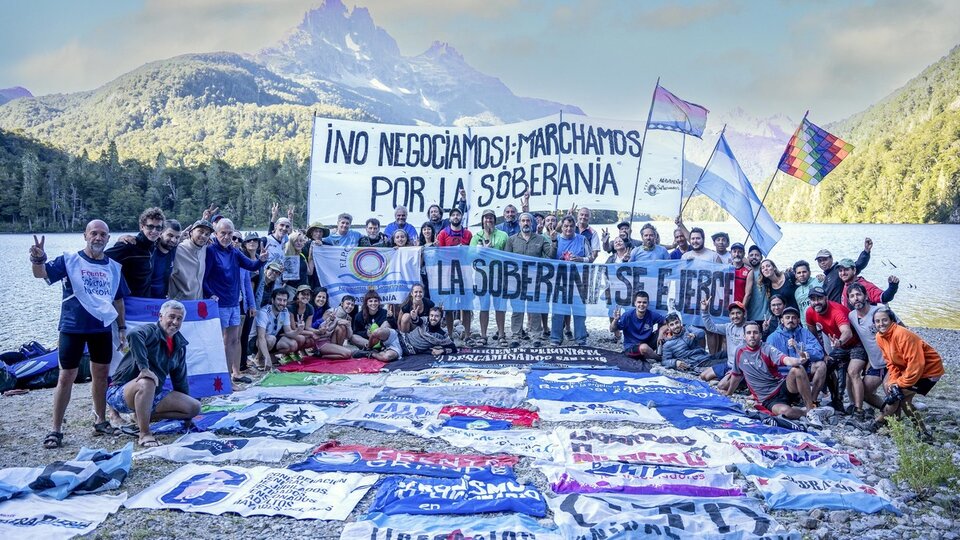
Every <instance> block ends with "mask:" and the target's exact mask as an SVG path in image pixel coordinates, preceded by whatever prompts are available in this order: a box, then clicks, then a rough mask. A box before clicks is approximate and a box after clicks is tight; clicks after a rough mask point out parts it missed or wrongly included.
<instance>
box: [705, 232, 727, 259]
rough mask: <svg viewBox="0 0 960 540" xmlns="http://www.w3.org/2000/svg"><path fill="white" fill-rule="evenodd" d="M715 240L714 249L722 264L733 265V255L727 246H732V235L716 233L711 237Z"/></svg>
mask: <svg viewBox="0 0 960 540" xmlns="http://www.w3.org/2000/svg"><path fill="white" fill-rule="evenodd" d="M710 239H711V240H713V247H714V249H715V250H716V251H717V256H719V257H720V262H722V263H723V264H731V257H732V255H731V253H730V252H729V251H727V246H729V245H730V235H729V234H727V233H725V232H718V233H714V234H713V236H711V237H710Z"/></svg>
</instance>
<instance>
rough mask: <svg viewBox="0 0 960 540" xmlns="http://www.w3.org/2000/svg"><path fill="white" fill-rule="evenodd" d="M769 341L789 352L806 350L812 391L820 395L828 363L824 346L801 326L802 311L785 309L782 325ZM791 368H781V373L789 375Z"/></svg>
mask: <svg viewBox="0 0 960 540" xmlns="http://www.w3.org/2000/svg"><path fill="white" fill-rule="evenodd" d="M767 343H769V344H770V346H772V347H773V348H774V349H777V350H778V351H783V352H786V353H787V354H796V355H798V356H799V354H800V353H802V352H805V353H807V356H808V357H809V359H810V361H809V362H807V364H806V366H805V369H806V371H807V375H808V376H809V378H810V384H811V388H810V393H811V394H812V395H813V397H814V399H816V397H817V396H819V395H820V390H821V389H822V388H823V383H824V382H825V381H826V379H827V364H826V362H824V361H823V347H821V346H820V342H819V341H817V336H814V335H813V334H812V333H811V332H810V331H809V330H807V329H806V328H804V327H802V326H800V311H799V310H798V309H797V308H795V307H793V306H788V307H786V308H784V309H783V314H782V315H781V317H780V326H778V327H777V329H776V330H775V331H774V332H773V333H772V334H770V337H769V338H768V339H767ZM787 371H789V369H784V368H781V369H780V374H781V375H787Z"/></svg>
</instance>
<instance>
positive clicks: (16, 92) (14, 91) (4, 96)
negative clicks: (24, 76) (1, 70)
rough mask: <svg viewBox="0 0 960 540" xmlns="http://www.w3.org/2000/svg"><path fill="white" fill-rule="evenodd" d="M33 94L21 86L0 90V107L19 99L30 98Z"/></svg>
mask: <svg viewBox="0 0 960 540" xmlns="http://www.w3.org/2000/svg"><path fill="white" fill-rule="evenodd" d="M31 97H33V94H31V93H30V91H29V90H27V89H26V88H24V87H22V86H12V87H10V88H0V105H2V104H4V103H6V102H8V101H13V100H15V99H20V98H31Z"/></svg>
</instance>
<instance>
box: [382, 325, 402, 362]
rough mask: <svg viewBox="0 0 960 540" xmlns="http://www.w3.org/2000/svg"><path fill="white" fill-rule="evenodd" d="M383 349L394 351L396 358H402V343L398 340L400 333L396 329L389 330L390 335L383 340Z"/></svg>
mask: <svg viewBox="0 0 960 540" xmlns="http://www.w3.org/2000/svg"><path fill="white" fill-rule="evenodd" d="M383 346H384V348H385V349H389V350H391V351H396V353H397V360H399V359H401V358H403V343H401V341H400V333H399V332H397V331H396V330H390V337H388V338H387V340H386V341H384V342H383Z"/></svg>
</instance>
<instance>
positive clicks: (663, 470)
mask: <svg viewBox="0 0 960 540" xmlns="http://www.w3.org/2000/svg"><path fill="white" fill-rule="evenodd" d="M539 469H540V470H541V471H542V472H543V474H544V475H546V477H547V480H548V481H549V482H550V488H551V489H552V490H553V492H554V493H557V494H564V493H614V494H621V495H683V496H687V497H739V496H741V495H743V491H742V490H741V489H740V487H739V486H737V485H736V483H735V482H734V480H733V474H732V473H728V472H726V471H724V469H721V468H696V467H686V468H684V467H659V466H656V465H653V466H651V465H630V464H628V463H615V462H609V463H603V462H600V463H590V464H588V465H587V466H586V467H585V468H583V467H582V466H578V468H574V467H572V466H566V465H557V464H554V463H549V464H548V463H540V464H539Z"/></svg>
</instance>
